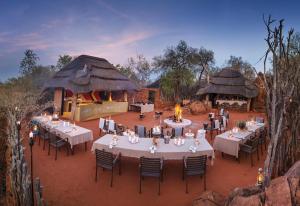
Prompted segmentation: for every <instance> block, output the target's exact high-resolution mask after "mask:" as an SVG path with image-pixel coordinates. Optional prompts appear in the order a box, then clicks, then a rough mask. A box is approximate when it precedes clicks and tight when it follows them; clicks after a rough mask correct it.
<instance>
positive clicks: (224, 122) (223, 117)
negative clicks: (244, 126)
mask: <svg viewBox="0 0 300 206" xmlns="http://www.w3.org/2000/svg"><path fill="white" fill-rule="evenodd" d="M222 120H223V127H224V129H225V128H226V127H227V119H226V117H225V116H222Z"/></svg>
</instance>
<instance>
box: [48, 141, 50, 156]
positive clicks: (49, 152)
mask: <svg viewBox="0 0 300 206" xmlns="http://www.w3.org/2000/svg"><path fill="white" fill-rule="evenodd" d="M48 155H50V142H49V144H48Z"/></svg>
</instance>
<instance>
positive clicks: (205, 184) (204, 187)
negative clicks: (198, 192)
mask: <svg viewBox="0 0 300 206" xmlns="http://www.w3.org/2000/svg"><path fill="white" fill-rule="evenodd" d="M204 191H206V174H204Z"/></svg>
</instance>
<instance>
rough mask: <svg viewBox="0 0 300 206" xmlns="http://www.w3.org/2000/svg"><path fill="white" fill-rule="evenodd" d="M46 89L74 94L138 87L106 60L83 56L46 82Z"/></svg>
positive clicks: (136, 88) (131, 89)
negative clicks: (62, 90) (63, 89)
mask: <svg viewBox="0 0 300 206" xmlns="http://www.w3.org/2000/svg"><path fill="white" fill-rule="evenodd" d="M45 88H65V89H66V90H71V91H72V92H73V93H87V92H91V91H122V90H127V91H133V90H139V87H138V85H136V84H135V83H134V82H133V81H131V80H130V79H128V78H127V77H126V76H124V75H123V74H122V73H121V72H120V71H118V70H117V69H116V68H115V67H114V66H113V65H112V64H111V63H109V62H108V61H107V60H106V59H103V58H98V57H93V56H88V55H81V56H79V57H77V58H75V59H74V60H73V61H72V62H70V63H69V64H68V65H66V66H65V67H64V68H63V69H61V70H60V71H58V72H57V73H56V74H55V75H54V76H53V78H52V79H51V80H50V81H49V82H46V84H45Z"/></svg>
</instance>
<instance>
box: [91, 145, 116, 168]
mask: <svg viewBox="0 0 300 206" xmlns="http://www.w3.org/2000/svg"><path fill="white" fill-rule="evenodd" d="M95 154H96V163H97V165H100V166H109V167H110V166H113V160H114V157H113V154H112V153H110V152H106V151H105V150H98V149H96V150H95Z"/></svg>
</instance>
